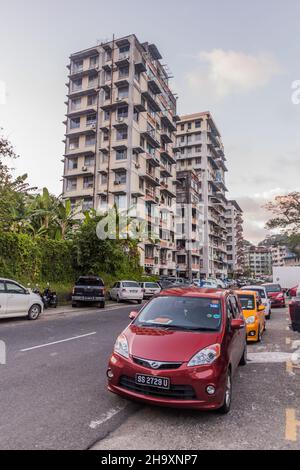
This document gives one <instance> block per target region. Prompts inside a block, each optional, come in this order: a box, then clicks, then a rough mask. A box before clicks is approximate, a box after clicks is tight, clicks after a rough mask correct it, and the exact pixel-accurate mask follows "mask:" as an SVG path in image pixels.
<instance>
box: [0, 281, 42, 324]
mask: <svg viewBox="0 0 300 470" xmlns="http://www.w3.org/2000/svg"><path fill="white" fill-rule="evenodd" d="M43 308H44V305H43V302H42V299H41V297H40V296H39V295H37V294H34V293H33V292H32V291H31V290H29V289H26V288H25V287H23V286H22V285H21V284H19V283H18V282H16V281H12V280H11V279H3V278H0V318H13V317H27V318H28V320H37V319H38V317H39V316H40V314H41V313H42V312H43Z"/></svg>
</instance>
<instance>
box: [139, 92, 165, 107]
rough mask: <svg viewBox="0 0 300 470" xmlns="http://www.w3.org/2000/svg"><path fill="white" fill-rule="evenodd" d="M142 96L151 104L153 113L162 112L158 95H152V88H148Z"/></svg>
mask: <svg viewBox="0 0 300 470" xmlns="http://www.w3.org/2000/svg"><path fill="white" fill-rule="evenodd" d="M142 95H143V96H144V98H145V99H146V100H147V101H148V102H149V103H150V105H151V107H152V109H153V111H156V112H159V111H161V107H160V104H159V102H158V99H157V97H156V95H155V94H153V93H152V91H151V90H150V88H148V89H147V90H145V91H142Z"/></svg>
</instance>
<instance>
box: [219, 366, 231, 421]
mask: <svg viewBox="0 0 300 470" xmlns="http://www.w3.org/2000/svg"><path fill="white" fill-rule="evenodd" d="M231 400H232V379H231V372H230V370H229V371H228V374H227V380H226V389H225V396H224V403H223V405H222V406H221V408H219V409H218V411H219V413H222V414H227V413H229V411H230V407H231Z"/></svg>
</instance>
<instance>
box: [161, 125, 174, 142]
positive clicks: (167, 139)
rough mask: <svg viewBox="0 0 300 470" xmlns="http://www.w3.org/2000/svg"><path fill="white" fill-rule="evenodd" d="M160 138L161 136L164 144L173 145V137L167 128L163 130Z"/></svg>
mask: <svg viewBox="0 0 300 470" xmlns="http://www.w3.org/2000/svg"><path fill="white" fill-rule="evenodd" d="M160 136H161V140H162V142H163V143H164V144H172V142H173V135H172V133H171V132H170V131H169V130H168V129H166V128H164V129H161V132H160Z"/></svg>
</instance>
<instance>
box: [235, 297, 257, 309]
mask: <svg viewBox="0 0 300 470" xmlns="http://www.w3.org/2000/svg"><path fill="white" fill-rule="evenodd" d="M238 297H239V299H240V302H241V305H242V309H243V310H254V308H255V307H254V296H253V295H246V294H239V296H238Z"/></svg>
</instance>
